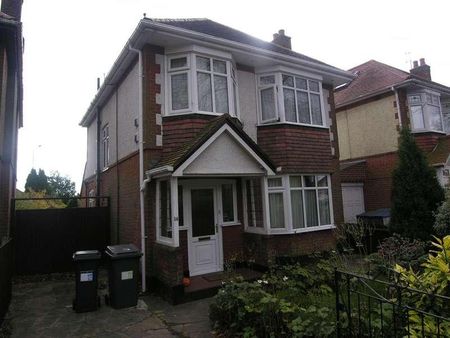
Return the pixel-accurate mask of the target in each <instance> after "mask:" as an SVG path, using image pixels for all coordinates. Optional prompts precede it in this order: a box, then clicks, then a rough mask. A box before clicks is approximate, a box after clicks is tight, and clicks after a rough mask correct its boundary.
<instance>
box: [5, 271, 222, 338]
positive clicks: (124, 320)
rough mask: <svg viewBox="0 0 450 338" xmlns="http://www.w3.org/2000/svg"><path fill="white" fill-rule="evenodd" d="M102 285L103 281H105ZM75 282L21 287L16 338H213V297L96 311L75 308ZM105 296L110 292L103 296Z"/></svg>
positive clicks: (13, 319)
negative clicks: (171, 303)
mask: <svg viewBox="0 0 450 338" xmlns="http://www.w3.org/2000/svg"><path fill="white" fill-rule="evenodd" d="M100 284H101V283H100ZM74 292H75V282H74V281H67V280H66V281H45V282H32V283H29V282H26V283H16V284H14V286H13V297H12V302H11V306H10V309H9V313H8V315H7V324H9V327H10V330H11V336H12V337H212V336H213V335H212V332H211V327H210V323H209V319H208V308H209V304H210V303H211V301H212V299H211V298H209V299H203V300H199V301H195V302H190V303H186V304H181V305H177V306H172V305H170V304H168V303H167V302H165V301H164V300H162V299H161V298H159V297H157V296H154V295H146V296H143V297H140V299H139V302H138V306H137V307H134V308H128V309H121V310H115V309H112V308H111V307H109V306H106V305H104V303H103V302H102V306H101V307H100V308H99V309H98V310H97V311H94V312H88V313H75V312H74V311H73V310H72V299H73V298H74ZM102 292H103V293H105V292H106V290H103V291H101V292H100V293H102Z"/></svg>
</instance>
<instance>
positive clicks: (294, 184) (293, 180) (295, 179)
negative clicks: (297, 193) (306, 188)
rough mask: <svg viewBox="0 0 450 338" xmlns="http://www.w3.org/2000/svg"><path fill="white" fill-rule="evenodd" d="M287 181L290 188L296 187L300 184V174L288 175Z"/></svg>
mask: <svg viewBox="0 0 450 338" xmlns="http://www.w3.org/2000/svg"><path fill="white" fill-rule="evenodd" d="M289 183H290V185H291V188H298V187H301V186H302V177H301V176H290V177H289Z"/></svg>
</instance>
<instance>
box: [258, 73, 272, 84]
mask: <svg viewBox="0 0 450 338" xmlns="http://www.w3.org/2000/svg"><path fill="white" fill-rule="evenodd" d="M259 83H260V84H261V85H269V84H274V83H275V75H267V76H261V77H260V78H259Z"/></svg>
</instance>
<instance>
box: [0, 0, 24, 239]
mask: <svg viewBox="0 0 450 338" xmlns="http://www.w3.org/2000/svg"><path fill="white" fill-rule="evenodd" d="M21 10H22V1H17V0H2V1H1V11H0V245H1V244H2V242H3V240H6V239H8V238H9V237H10V221H11V200H12V199H13V198H14V196H15V191H16V179H17V178H16V172H17V136H18V129H19V128H20V127H21V126H22V52H23V44H22V23H21V21H20V20H21Z"/></svg>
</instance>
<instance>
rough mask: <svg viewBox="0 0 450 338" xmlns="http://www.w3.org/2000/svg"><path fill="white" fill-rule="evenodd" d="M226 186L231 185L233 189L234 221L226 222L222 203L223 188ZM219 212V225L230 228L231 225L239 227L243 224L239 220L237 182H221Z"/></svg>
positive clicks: (218, 199)
mask: <svg viewBox="0 0 450 338" xmlns="http://www.w3.org/2000/svg"><path fill="white" fill-rule="evenodd" d="M226 184H231V185H232V189H233V220H232V221H228V222H225V221H224V220H223V203H222V202H223V201H222V186H223V185H226ZM218 186H219V187H218V195H219V196H218V198H217V203H218V212H219V223H220V225H221V226H230V225H238V224H241V223H240V221H239V219H238V211H237V190H236V181H235V180H221V181H220V182H219V183H218Z"/></svg>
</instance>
